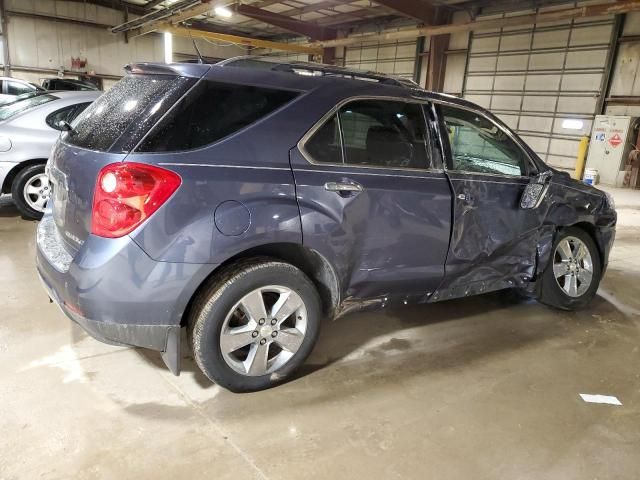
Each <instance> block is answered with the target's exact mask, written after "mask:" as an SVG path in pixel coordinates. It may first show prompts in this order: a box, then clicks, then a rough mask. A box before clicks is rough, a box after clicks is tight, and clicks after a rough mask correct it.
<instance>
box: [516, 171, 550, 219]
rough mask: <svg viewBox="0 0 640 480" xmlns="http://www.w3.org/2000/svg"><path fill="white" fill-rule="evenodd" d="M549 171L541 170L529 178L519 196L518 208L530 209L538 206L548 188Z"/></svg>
mask: <svg viewBox="0 0 640 480" xmlns="http://www.w3.org/2000/svg"><path fill="white" fill-rule="evenodd" d="M551 175H552V173H551V171H550V170H549V171H546V172H542V173H541V174H539V175H536V176H535V177H533V178H532V179H531V182H529V183H528V184H527V186H526V187H525V188H524V192H522V197H520V208H522V209H525V210H530V209H532V208H538V207H539V206H540V204H541V203H542V200H543V199H544V196H545V195H546V193H547V190H548V189H549V181H550V180H551Z"/></svg>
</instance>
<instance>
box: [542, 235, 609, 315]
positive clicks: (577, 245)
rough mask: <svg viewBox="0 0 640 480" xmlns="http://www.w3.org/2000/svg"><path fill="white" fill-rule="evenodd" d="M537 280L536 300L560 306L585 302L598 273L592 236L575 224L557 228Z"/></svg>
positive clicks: (597, 281)
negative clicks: (543, 268) (542, 269)
mask: <svg viewBox="0 0 640 480" xmlns="http://www.w3.org/2000/svg"><path fill="white" fill-rule="evenodd" d="M551 252H552V253H551V258H550V259H549V264H548V265H547V267H546V269H545V271H544V273H543V274H542V278H541V280H540V285H539V290H538V300H539V301H540V302H541V303H544V304H546V305H550V306H552V307H556V308H560V309H563V310H577V309H580V308H583V307H585V306H587V305H588V304H589V302H590V301H591V299H593V297H594V296H595V294H596V291H597V290H598V285H599V284H600V277H601V275H602V262H601V260H600V252H599V251H598V248H597V246H596V244H595V242H594V241H593V238H591V236H590V235H589V234H588V233H587V232H585V231H584V230H582V229H580V228H576V227H568V228H563V229H560V230H559V231H558V233H557V235H556V239H555V241H554V243H553V248H552V249H551Z"/></svg>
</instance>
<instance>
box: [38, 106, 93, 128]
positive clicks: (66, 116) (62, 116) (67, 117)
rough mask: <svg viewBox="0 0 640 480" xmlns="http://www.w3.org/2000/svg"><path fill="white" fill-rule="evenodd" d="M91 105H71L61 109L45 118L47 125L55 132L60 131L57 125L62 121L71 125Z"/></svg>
mask: <svg viewBox="0 0 640 480" xmlns="http://www.w3.org/2000/svg"><path fill="white" fill-rule="evenodd" d="M89 105H91V102H87V103H79V104H77V105H71V106H69V107H64V108H61V109H60V110H56V111H55V112H53V113H50V114H49V116H48V117H47V125H49V126H50V127H51V128H55V129H56V130H62V129H61V128H60V127H59V126H58V124H59V123H60V122H61V121H62V120H64V121H65V122H67V123H71V122H72V121H73V119H74V118H76V117H77V116H78V115H79V114H80V113H82V111H83V110H84V109H85V108H87V107H88V106H89Z"/></svg>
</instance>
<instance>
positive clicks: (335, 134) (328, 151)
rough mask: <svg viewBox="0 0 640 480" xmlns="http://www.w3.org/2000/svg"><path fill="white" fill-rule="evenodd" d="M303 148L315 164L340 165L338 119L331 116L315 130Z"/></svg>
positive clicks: (340, 145) (340, 152)
mask: <svg viewBox="0 0 640 480" xmlns="http://www.w3.org/2000/svg"><path fill="white" fill-rule="evenodd" d="M304 148H305V150H306V151H307V153H309V155H311V157H312V158H313V160H314V161H316V162H321V163H342V151H341V149H342V144H341V142H340V129H339V128H338V117H337V116H336V115H333V116H332V117H331V118H330V119H329V120H328V121H327V122H325V124H324V125H322V127H320V128H319V129H318V130H316V132H315V133H314V134H313V136H312V137H311V138H310V139H309V140H308V141H307V143H306V144H305V146H304Z"/></svg>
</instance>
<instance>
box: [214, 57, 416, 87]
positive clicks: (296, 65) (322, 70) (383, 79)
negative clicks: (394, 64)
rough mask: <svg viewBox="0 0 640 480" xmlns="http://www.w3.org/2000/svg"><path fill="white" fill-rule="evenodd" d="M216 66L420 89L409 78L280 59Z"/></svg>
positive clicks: (249, 59)
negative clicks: (329, 77)
mask: <svg viewBox="0 0 640 480" xmlns="http://www.w3.org/2000/svg"><path fill="white" fill-rule="evenodd" d="M216 65H221V66H233V67H250V68H261V69H264V70H271V71H274V72H289V73H296V74H298V75H309V76H334V77H341V78H350V79H353V80H364V81H371V82H378V83H381V84H385V85H395V86H398V87H403V88H409V89H420V87H419V86H418V84H417V83H415V82H414V81H413V80H409V79H407V78H402V77H396V76H391V75H385V74H382V73H378V72H372V71H363V70H354V69H349V68H345V67H338V66H335V65H326V64H323V63H314V62H302V61H298V60H287V59H281V58H278V57H267V56H252V55H244V56H240V57H233V58H229V59H227V60H223V61H221V62H218V63H217V64H216Z"/></svg>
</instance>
